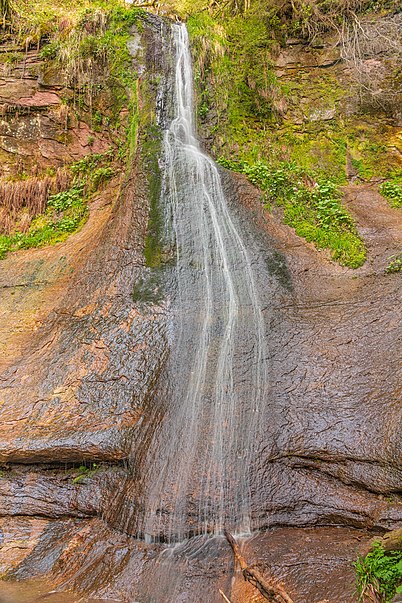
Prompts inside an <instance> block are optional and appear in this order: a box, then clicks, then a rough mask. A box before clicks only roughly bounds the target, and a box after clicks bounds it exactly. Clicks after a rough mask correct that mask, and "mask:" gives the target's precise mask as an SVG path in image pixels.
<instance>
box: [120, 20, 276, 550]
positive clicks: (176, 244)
mask: <svg viewBox="0 0 402 603" xmlns="http://www.w3.org/2000/svg"><path fill="white" fill-rule="evenodd" d="M172 30H173V44H174V56H175V69H174V86H173V97H174V98H173V105H174V117H173V119H172V120H171V123H170V125H169V126H168V128H167V129H166V131H165V132H164V139H163V150H164V153H163V155H164V163H163V165H164V167H163V186H162V199H161V204H162V206H163V207H164V208H165V212H166V220H165V221H166V223H167V224H169V223H170V224H171V237H172V247H173V248H174V250H175V268H174V270H173V275H172V281H173V282H174V294H173V295H172V302H171V312H172V315H173V325H172V333H171V341H170V358H169V361H168V365H167V368H166V375H165V378H164V380H163V382H164V384H165V385H164V386H161V387H160V391H159V394H158V396H159V398H160V399H162V398H163V399H164V400H166V411H165V413H164V415H163V417H162V418H161V421H160V424H159V425H158V427H157V428H156V429H155V431H154V433H153V435H152V439H151V441H150V442H149V443H148V448H147V453H146V454H145V455H144V456H143V458H142V459H141V461H139V460H138V454H137V458H136V459H134V463H135V462H136V463H137V465H141V468H140V473H141V476H140V477H139V478H138V480H137V482H141V484H142V488H141V494H140V495H138V498H137V501H136V503H135V504H136V506H137V511H136V513H135V515H136V520H135V522H136V526H135V529H133V528H131V531H132V532H135V533H136V534H137V535H138V534H141V535H142V536H143V537H145V539H147V540H149V541H154V540H164V541H167V542H173V541H180V540H182V539H183V538H185V537H187V536H189V535H191V534H196V533H215V534H217V533H220V532H221V531H222V530H223V528H224V527H225V526H226V527H228V528H230V529H231V530H233V531H235V532H237V533H239V532H245V533H248V532H249V531H250V529H251V525H250V481H249V467H250V464H251V459H252V456H253V444H254V438H255V434H256V430H257V429H258V424H259V411H260V408H261V405H262V403H263V401H264V397H265V388H266V382H267V369H266V352H265V326H264V320H263V316H262V312H261V308H260V303H259V299H258V294H257V285H256V276H255V274H253V268H252V262H251V260H250V258H249V254H248V250H247V248H246V245H245V243H244V241H243V239H242V235H241V234H240V231H239V227H238V226H236V220H235V218H234V216H233V215H231V211H230V209H229V207H228V203H227V200H226V199H225V195H224V192H223V188H222V183H221V178H220V174H219V171H218V168H217V166H216V165H215V163H214V162H213V161H212V160H211V159H210V158H209V157H208V156H207V155H205V153H203V152H202V150H201V149H200V145H199V143H198V140H197V138H196V134H195V128H194V115H193V76H192V67H191V56H190V49H189V41H188V34H187V30H186V27H185V26H184V25H173V26H172ZM134 454H135V453H134ZM126 506H127V505H126ZM121 513H122V516H124V511H121ZM126 515H127V518H126V526H125V527H126V529H128V530H129V529H130V522H132V515H133V513H132V511H131V512H130V511H127V510H126Z"/></svg>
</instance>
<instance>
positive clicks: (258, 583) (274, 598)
mask: <svg viewBox="0 0 402 603" xmlns="http://www.w3.org/2000/svg"><path fill="white" fill-rule="evenodd" d="M224 534H225V536H226V540H227V541H228V543H229V544H230V546H231V547H232V550H233V554H234V557H235V560H236V561H237V562H238V564H239V565H240V569H241V571H242V574H243V577H244V579H245V580H246V581H247V582H250V584H252V585H253V586H255V588H257V589H258V590H259V591H260V593H261V594H262V596H263V597H265V599H267V601H270V603H294V602H293V600H292V599H291V598H290V597H289V595H288V594H287V592H286V591H285V589H284V587H283V586H282V584H280V583H279V582H276V581H275V580H271V579H267V578H264V576H263V575H262V574H261V572H260V571H259V570H258V569H257V568H255V567H252V566H248V564H247V563H246V561H245V559H244V557H243V556H242V554H241V553H240V549H239V545H238V544H237V542H236V541H235V539H234V538H233V536H232V535H231V534H229V532H228V531H227V530H225V532H224Z"/></svg>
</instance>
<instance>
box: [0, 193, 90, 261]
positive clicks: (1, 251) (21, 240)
mask: <svg viewBox="0 0 402 603" xmlns="http://www.w3.org/2000/svg"><path fill="white" fill-rule="evenodd" d="M83 190H84V187H83V186H82V185H75V186H73V187H72V188H70V189H69V190H67V191H65V192H62V193H58V194H57V195H52V196H51V197H50V198H49V200H48V203H47V207H46V211H45V213H44V214H40V215H38V216H37V217H36V218H34V219H33V220H32V222H31V225H30V227H29V230H28V232H26V233H24V232H19V231H16V232H14V233H12V234H10V235H0V259H2V258H4V256H5V255H6V254H7V253H8V252H9V251H17V250H18V249H31V248H32V247H43V246H44V245H54V244H55V243H60V242H62V241H64V240H65V239H66V238H67V237H68V235H69V234H70V233H72V232H74V231H75V230H77V229H78V228H80V227H81V226H82V225H83V224H84V222H85V220H86V218H87V215H88V208H87V203H86V201H85V198H84V195H83Z"/></svg>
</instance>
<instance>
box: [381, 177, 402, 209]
mask: <svg viewBox="0 0 402 603" xmlns="http://www.w3.org/2000/svg"><path fill="white" fill-rule="evenodd" d="M380 193H381V194H382V195H383V196H384V197H386V198H387V199H389V201H390V203H391V207H402V185H401V184H398V183H397V182H392V181H387V182H384V184H382V185H381V186H380Z"/></svg>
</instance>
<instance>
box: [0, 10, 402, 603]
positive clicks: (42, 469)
mask: <svg viewBox="0 0 402 603" xmlns="http://www.w3.org/2000/svg"><path fill="white" fill-rule="evenodd" d="M159 28H160V24H159V22H157V21H156V22H154V21H150V22H149V23H148V27H147V28H146V29H145V32H144V34H143V35H144V36H145V38H146V40H147V47H148V52H147V55H148V56H147V63H148V69H149V72H150V73H151V72H152V70H155V69H156V70H157V69H158V68H159V69H162V68H163V66H164V62H163V57H162V55H163V52H162V48H161V41H160V35H159V34H160V29H159ZM15 85H16V86H17V84H15ZM18 85H19V86H20V85H21V86H22V87H20V88H18V90H17V88H16V89H15V90H14V91H13V95H14V96H13V103H14V101H16V102H17V101H18V104H19V106H20V107H22V106H24V107H29V108H30V109H32V112H31V113H26V114H25V113H24V112H23V111H22V112H21V110H20V113H19V114H18V117H17V114H16V113H13V112H9V114H8V117H7V119H6V120H5V121H6V122H7V123H5V124H4V123H3V122H2V123H3V125H1V124H0V127H1V128H3V130H2V131H3V132H4V133H5V134H4V136H3V138H2V139H1V140H3V139H4V140H6V139H7V141H8V142H7V144H5V143H2V149H3V152H6V153H16V154H17V155H18V156H20V157H25V156H26V157H28V159H27V161H28V165H29V162H30V161H31V159H30V158H31V157H32V156H33V154H34V153H37V152H40V153H41V156H42V157H43V158H44V161H46V160H47V151H46V149H45V147H41V146H39V147H38V149H39V151H38V149H35V151H34V150H33V148H32V142H29V136H31V137H32V140H36V139H37V138H38V137H40V132H43V128H44V127H47V125H46V126H45V125H44V124H48V125H49V124H50V125H49V127H53V126H52V125H51V123H54V120H53V117H52V116H53V115H54V113H53V112H57V111H58V108H57V107H58V104H57V102H56V98H55V97H56V96H57V91H52V92H50V91H49V90H48V91H47V92H44V91H43V90H41V89H39V88H38V86H37V85H36V84H33V83H32V84H31V83H27V84H23V85H22V84H18ZM29 86H30V88H29V90H28V87H29ZM1 90H2V87H0V93H1ZM2 99H3V101H2V102H7V103H10V102H11V101H10V98H8V99H7V100H6V99H5V97H2ZM24 103H25V104H24ZM43 103H45V104H43ZM44 107H46V110H45V109H44ZM32 113H33V114H34V116H33V115H32ZM14 120H18V124H19V126H17V125H15V121H14ZM25 120H34V121H35V128H37V129H32V128H34V126H33V125H32V124H33V122H32V123H31V121H30V122H29V123H30V124H31V125H29V128H28V126H27V125H26V123H27V122H26V121H25ZM46 120H48V121H46ZM52 120H53V121H52ZM18 128H20V130H19V131H20V132H26V131H28V130H29V132H30V134H29V136H28V134H27V135H26V136H25V135H23V136H21V137H20V138H19V139H18V141H17V139H16V138H15V135H14V134H13V132H16V131H17V130H18ZM27 128H28V130H27ZM83 129H84V130H85V128H84V127H83ZM55 136H56V135H55ZM44 138H46V139H47V138H48V137H47V136H45V137H44ZM78 139H79V137H78V134H72V137H71V141H70V143H69V144H67V145H66V144H65V141H64V142H60V143H59V142H57V141H56V142H54V143H53V142H52V143H51V144H52V145H54V147H52V148H53V150H54V148H56V147H57V148H58V145H59V144H60V145H61V147H62V149H63V150H62V151H61V153H62V154H63V153H67V154H69V156H76V155H74V153H75V152H76V151H75V150H74V149H76V148H78V147H77V146H76V144H78V143H77V140H78ZM52 140H55V139H52ZM80 140H82V138H81V139H80ZM46 144H48V143H46ZM103 144H105V142H104V141H99V145H100V147H99V148H101V147H102V145H103ZM11 147H12V149H11ZM24 149H25V150H24ZM26 149H28V150H29V152H28V151H26ZM80 152H82V151H80ZM61 156H64V155H60V157H61ZM224 181H225V189H226V193H227V195H228V197H229V198H230V204H231V208H232V210H233V212H235V213H236V214H237V215H238V217H239V219H241V220H244V221H247V222H249V223H251V224H252V226H251V227H250V232H251V233H252V234H255V237H256V240H257V241H258V244H259V245H260V246H261V254H264V258H266V262H267V263H268V264H269V270H270V274H271V277H272V283H270V287H271V289H270V296H269V303H268V304H267V306H266V307H265V308H264V315H265V320H266V324H267V325H268V328H267V336H268V338H269V342H270V344H269V354H270V358H269V360H270V383H269V394H268V396H267V400H266V406H265V409H264V412H263V414H262V416H261V430H260V433H261V436H260V441H258V454H257V455H256V458H255V460H254V462H253V464H252V466H251V467H250V468H249V470H250V472H251V475H252V486H253V488H252V490H253V491H252V501H253V527H254V528H255V529H256V530H260V531H261V530H265V531H266V533H260V534H259V535H257V536H255V537H254V538H252V539H250V540H248V541H246V542H245V543H244V554H245V557H246V558H247V559H248V560H250V563H251V562H258V563H260V564H261V567H262V568H263V570H264V571H266V572H267V573H269V572H271V573H272V574H273V575H274V576H275V577H277V578H281V579H284V580H286V582H287V585H288V586H289V589H290V592H291V594H292V595H294V597H295V599H296V600H297V601H298V603H318V601H321V600H323V599H327V600H328V601H329V602H330V603H350V602H351V601H352V600H353V592H354V582H353V571H352V569H351V566H350V564H351V562H352V561H353V560H354V559H355V558H356V555H357V552H358V551H360V552H361V551H364V550H365V549H366V548H367V543H368V542H369V540H370V538H371V536H372V533H371V532H372V531H373V530H378V531H384V530H388V529H391V528H396V527H400V525H401V521H402V502H401V498H400V491H401V486H400V484H401V478H402V465H401V447H400V439H401V424H402V423H401V418H402V417H401V414H402V409H401V405H400V398H399V397H398V396H400V389H399V388H400V367H399V365H398V354H397V350H398V346H400V331H399V324H400V322H399V321H400V315H399V314H398V312H399V305H398V296H399V294H400V279H399V277H398V275H397V274H396V275H392V274H391V275H385V274H384V268H385V266H386V263H387V257H388V256H389V255H391V254H392V253H393V252H394V253H395V252H396V251H397V249H398V246H399V245H400V244H401V239H402V235H401V232H402V231H401V229H400V226H401V225H402V224H401V218H400V216H399V215H398V212H397V210H392V209H390V208H388V207H387V206H386V203H385V201H384V200H383V199H382V198H381V197H380V196H379V195H376V194H375V193H373V192H372V191H371V190H370V189H369V188H361V187H359V188H357V187H350V188H348V189H347V191H346V195H347V197H346V198H347V202H348V204H349V207H350V210H351V212H353V213H354V215H355V217H356V219H357V221H358V224H359V229H360V232H361V234H362V236H363V237H364V239H365V240H366V242H367V245H368V251H369V258H368V261H367V263H366V264H365V265H364V266H363V267H362V268H361V269H359V270H356V271H352V270H348V269H346V268H341V267H339V266H337V265H335V264H333V263H332V262H330V261H329V260H328V258H327V257H326V255H325V254H324V253H319V252H317V251H316V250H315V249H314V248H313V247H312V246H310V245H308V244H306V243H305V242H303V241H302V240H301V239H299V238H298V237H297V236H296V235H295V234H294V232H293V231H292V230H291V229H290V228H288V227H286V226H284V225H282V223H281V220H280V216H279V215H276V214H275V213H274V214H268V213H266V212H265V211H264V210H263V209H262V207H261V204H260V200H259V199H258V195H257V193H256V191H255V189H253V188H252V187H251V185H249V184H248V183H247V182H246V181H245V180H244V179H243V178H241V177H238V178H237V177H232V176H231V175H229V174H224ZM148 212H149V194H148V190H147V186H146V179H145V176H144V174H143V172H142V171H141V163H140V161H139V158H138V157H137V158H136V159H135V160H134V163H133V165H132V166H131V170H130V174H129V177H128V178H127V179H126V180H125V181H124V183H122V182H121V180H120V179H116V180H115V181H114V182H112V184H111V186H110V187H108V188H107V189H106V190H105V191H104V192H103V193H102V194H101V195H99V198H98V199H97V200H96V201H95V202H94V204H93V206H92V207H91V215H90V219H89V221H88V222H87V224H86V225H85V226H84V228H83V229H82V230H81V231H80V232H78V233H76V234H74V235H72V236H71V237H70V238H69V239H68V240H67V241H66V242H65V243H63V244H59V245H57V246H55V247H52V248H45V249H38V250H34V251H20V252H16V253H15V254H13V255H10V256H9V257H8V258H6V260H4V261H2V264H1V268H2V271H1V308H2V316H1V318H0V332H1V334H2V337H1V340H2V343H4V347H3V352H4V353H3V357H4V358H3V368H2V374H1V394H0V396H1V398H0V400H1V404H0V460H1V461H2V462H3V463H4V467H5V468H4V471H3V472H2V475H1V477H0V573H1V574H2V575H6V576H8V577H10V578H15V579H18V580H27V579H32V578H35V577H38V576H48V577H49V578H50V580H51V584H52V585H53V586H54V585H57V586H59V587H60V588H61V589H64V590H73V589H76V590H78V591H80V592H84V593H87V594H88V597H89V596H91V595H92V596H94V597H97V598H98V600H99V599H101V600H109V601H110V600H121V601H125V600H127V601H133V600H138V601H144V602H147V601H155V600H158V601H161V602H162V601H166V602H167V601H169V602H170V601H172V602H173V601H175V602H176V601H177V602H178V601H183V602H185V601H192V603H197V602H200V603H201V601H202V602H203V603H205V601H208V603H215V601H216V603H218V602H219V601H221V600H222V599H221V597H220V595H219V592H218V589H219V588H221V589H222V590H223V591H224V592H225V593H226V594H227V595H228V596H230V598H231V600H232V601H233V603H240V601H244V600H245V597H246V596H250V597H251V596H253V593H252V592H251V591H249V590H247V589H248V587H246V586H245V585H244V584H243V583H242V580H241V578H240V576H239V575H238V574H236V573H234V568H233V561H232V555H231V551H230V549H229V547H228V545H227V543H226V542H225V541H224V540H223V539H222V538H220V537H217V538H211V539H206V538H204V537H195V538H193V539H190V541H189V542H187V543H183V544H181V545H178V546H176V547H175V548H174V549H165V550H164V549H163V546H162V545H159V546H156V545H147V544H145V543H143V542H139V541H135V540H134V539H132V538H130V537H129V536H127V535H126V534H125V533H124V529H121V526H120V531H118V530H116V529H115V526H116V525H118V521H116V518H113V516H111V515H110V514H108V509H109V508H110V507H111V502H112V501H113V499H114V497H115V496H116V492H117V491H119V490H120V489H121V487H122V485H123V486H124V485H125V484H126V483H127V482H128V481H130V480H132V479H135V475H134V478H133V476H132V473H130V472H128V471H127V469H126V467H125V464H124V461H125V459H126V458H127V457H128V454H129V451H130V449H131V446H132V442H133V441H134V440H135V438H137V437H141V434H142V429H143V428H144V424H145V423H146V419H147V417H146V416H145V415H146V408H147V404H148V403H149V400H150V399H151V400H152V398H151V396H152V392H153V387H154V384H155V381H156V380H157V377H158V375H159V373H160V372H161V371H163V366H164V361H165V358H166V353H167V349H168V348H167V343H166V340H167V332H168V330H167V325H168V311H167V309H166V306H165V304H164V303H163V302H162V303H155V302H149V301H148V302H146V303H145V302H141V303H140V302H139V301H136V302H135V301H134V299H133V289H134V287H135V286H136V285H137V284H138V282H140V281H141V280H142V279H143V278H144V275H147V274H149V269H148V268H147V267H146V266H145V260H144V254H143V249H144V245H145V238H146V233H147V220H148ZM398 378H399V380H398ZM82 462H85V464H86V466H84V468H83V469H82V470H79V469H78V465H79V464H80V463H82ZM328 526H329V527H328ZM339 526H341V527H339ZM369 530H370V533H369ZM232 576H234V577H235V580H234V581H233V583H232ZM18 588H20V587H16V590H15V593H16V594H15V595H13V594H11V595H10V592H11V587H10V585H9V584H7V587H4V593H5V595H4V596H6V601H7V597H10V596H11V597H13V596H15V597H16V600H18V598H17V597H18V596H20V595H18V592H17V591H18ZM44 588H46V585H41V584H39V585H37V586H35V588H34V589H33V590H32V591H31V592H35V596H36V593H37V592H39V591H40V592H44V591H43V589H44ZM22 596H23V597H24V596H25V599H23V600H24V601H25V603H29V597H30V596H31V594H29V595H26V594H25V595H22ZM1 597H3V587H2V585H1V583H0V599H1ZM27 597H28V598H27ZM77 599H78V595H77ZM11 600H12V601H14V599H11ZM67 600H69V599H67V598H66V601H67Z"/></svg>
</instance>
